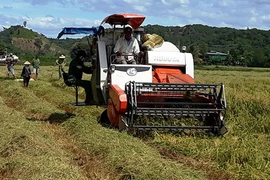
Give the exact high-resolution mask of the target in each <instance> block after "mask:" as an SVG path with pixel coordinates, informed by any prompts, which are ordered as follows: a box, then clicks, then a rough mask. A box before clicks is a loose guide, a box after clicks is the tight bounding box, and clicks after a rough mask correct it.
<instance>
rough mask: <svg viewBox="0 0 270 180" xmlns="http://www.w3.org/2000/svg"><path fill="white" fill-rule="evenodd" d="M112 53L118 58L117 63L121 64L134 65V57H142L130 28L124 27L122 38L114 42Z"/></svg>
mask: <svg viewBox="0 0 270 180" xmlns="http://www.w3.org/2000/svg"><path fill="white" fill-rule="evenodd" d="M114 53H116V54H117V55H118V56H119V58H118V60H117V62H118V63H122V64H136V61H135V59H134V55H136V56H142V55H143V54H142V52H140V48H139V43H138V41H137V39H135V38H134V37H133V36H132V29H131V28H130V27H125V29H124V35H123V37H121V38H119V39H118V40H117V41H116V43H115V47H114Z"/></svg>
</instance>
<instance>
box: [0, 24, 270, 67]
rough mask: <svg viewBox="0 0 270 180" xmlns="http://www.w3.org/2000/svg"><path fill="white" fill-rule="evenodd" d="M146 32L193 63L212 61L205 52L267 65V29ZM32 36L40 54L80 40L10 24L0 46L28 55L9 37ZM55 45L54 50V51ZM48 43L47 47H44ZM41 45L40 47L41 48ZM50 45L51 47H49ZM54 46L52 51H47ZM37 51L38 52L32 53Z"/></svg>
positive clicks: (269, 55)
mask: <svg viewBox="0 0 270 180" xmlns="http://www.w3.org/2000/svg"><path fill="white" fill-rule="evenodd" d="M143 28H144V31H145V33H149V34H154V33H155V34H158V35H160V36H162V37H163V39H164V40H166V41H170V42H172V43H173V44H175V45H176V46H177V47H178V48H179V49H181V48H182V46H186V47H187V50H188V52H191V53H192V54H193V57H194V60H195V63H196V64H215V63H217V62H213V61H210V60H209V59H208V58H207V55H206V54H207V52H210V51H217V52H222V53H228V56H227V59H226V60H225V61H223V63H224V64H225V65H241V66H249V67H270V31H269V30H268V31H266V30H259V29H255V28H253V29H249V28H247V29H244V30H243V29H242V30H239V29H234V28H228V27H223V28H218V27H211V26H206V25H201V24H194V25H187V26H183V27H180V26H161V25H146V26H143ZM13 37H20V38H25V39H29V38H30V39H34V41H33V42H34V45H35V47H37V49H38V54H40V55H48V54H50V55H54V54H59V53H60V52H61V53H66V52H67V50H70V48H71V47H73V45H74V44H75V43H78V42H79V41H80V40H79V39H54V38H46V37H45V36H44V35H43V34H38V33H37V32H34V31H32V30H28V29H26V28H25V27H22V26H11V27H10V28H9V29H5V30H4V31H1V32H0V49H4V48H7V49H8V50H9V51H10V52H15V53H17V54H18V55H26V54H27V55H31V53H29V52H27V53H26V52H24V51H23V48H22V47H21V48H20V47H18V46H16V45H15V44H13V41H12V38H13ZM55 45H56V47H57V51H56V50H55V49H56V47H55ZM46 46H48V47H46ZM41 47H42V48H41ZM51 47H53V48H51ZM51 49H54V52H50V51H51ZM33 54H37V51H35V52H33Z"/></svg>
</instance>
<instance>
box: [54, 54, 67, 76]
mask: <svg viewBox="0 0 270 180" xmlns="http://www.w3.org/2000/svg"><path fill="white" fill-rule="evenodd" d="M65 58H66V57H65V56H64V55H61V56H59V58H58V59H57V60H56V61H55V63H56V65H57V66H58V72H59V79H61V78H63V75H62V68H63V67H64V66H65V65H66V59H65Z"/></svg>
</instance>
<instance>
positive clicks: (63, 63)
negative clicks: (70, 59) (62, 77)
mask: <svg viewBox="0 0 270 180" xmlns="http://www.w3.org/2000/svg"><path fill="white" fill-rule="evenodd" d="M55 63H56V64H57V65H58V66H59V65H61V66H62V67H64V66H65V65H66V60H65V59H61V58H60V59H57V60H56V61H55Z"/></svg>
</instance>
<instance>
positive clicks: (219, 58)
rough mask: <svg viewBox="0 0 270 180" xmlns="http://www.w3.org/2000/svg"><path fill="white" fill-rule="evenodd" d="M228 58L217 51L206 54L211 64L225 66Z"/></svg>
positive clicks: (225, 54)
mask: <svg viewBox="0 0 270 180" xmlns="http://www.w3.org/2000/svg"><path fill="white" fill-rule="evenodd" d="M227 56H228V54H227V53H221V52H216V51H210V52H208V53H206V58H207V60H208V62H210V63H211V64H220V63H222V64H223V63H224V62H225V61H226V60H227Z"/></svg>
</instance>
